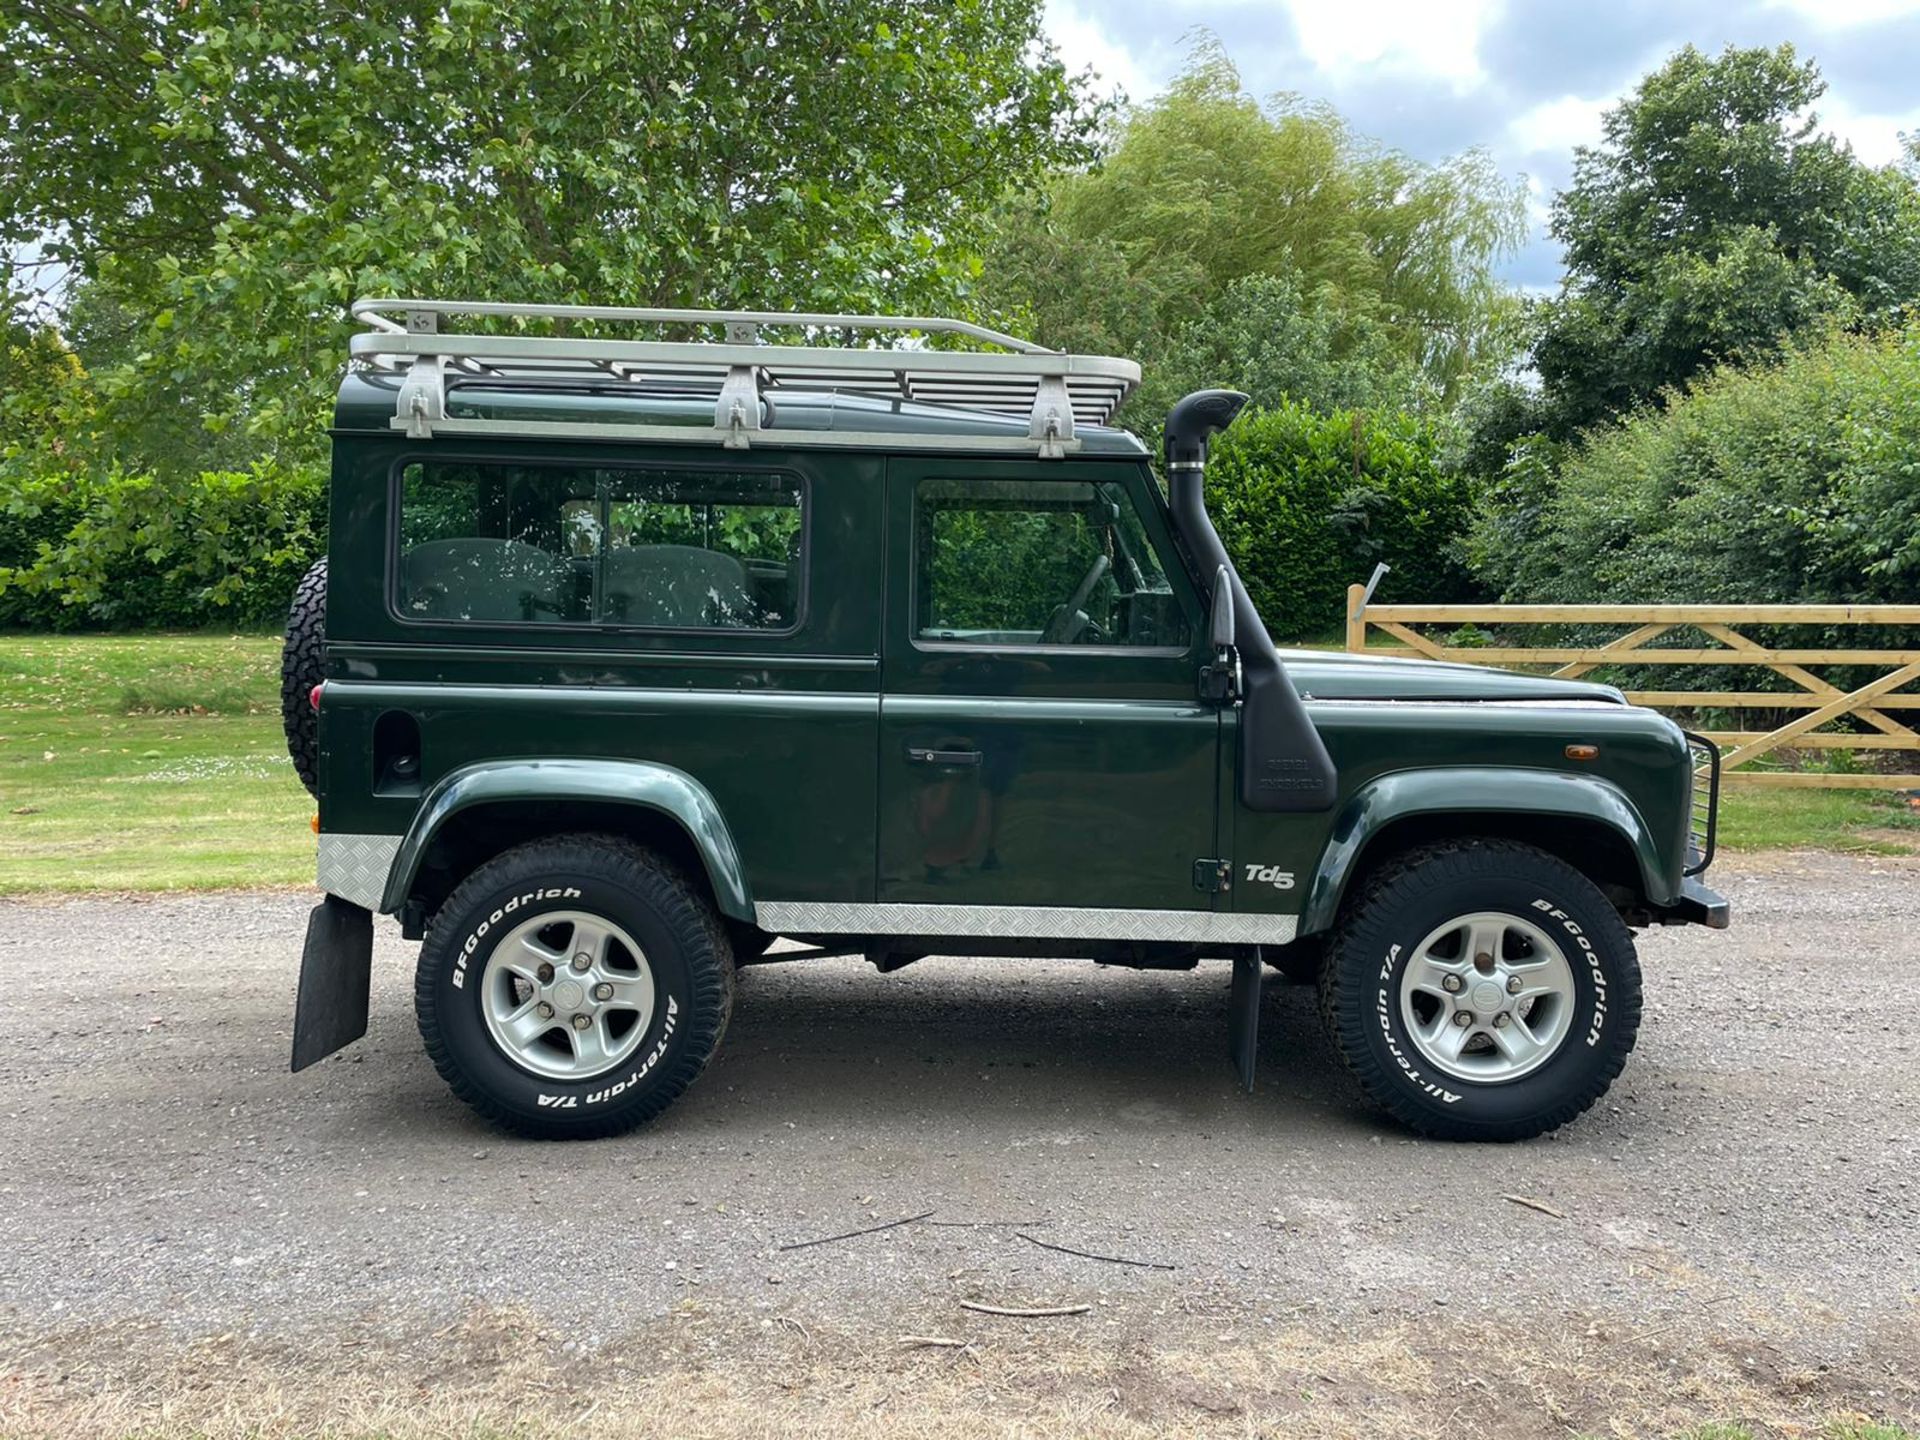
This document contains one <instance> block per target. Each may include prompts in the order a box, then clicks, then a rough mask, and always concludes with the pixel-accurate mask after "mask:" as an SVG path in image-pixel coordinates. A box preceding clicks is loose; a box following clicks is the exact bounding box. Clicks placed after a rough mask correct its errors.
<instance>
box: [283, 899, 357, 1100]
mask: <svg viewBox="0 0 1920 1440" xmlns="http://www.w3.org/2000/svg"><path fill="white" fill-rule="evenodd" d="M372 987H373V915H372V913H371V912H370V911H368V910H366V909H364V908H362V907H361V906H359V905H355V904H353V903H352V902H351V901H348V900H342V899H341V898H340V897H339V896H338V895H329V896H327V898H326V899H325V900H323V901H322V902H321V903H320V904H318V905H316V906H314V907H313V914H312V915H311V916H309V917H308V919H307V945H306V949H305V951H304V952H302V954H301V956H300V993H299V998H298V999H297V1000H296V1001H295V1002H294V1007H293V1068H294V1069H295V1070H304V1069H306V1068H307V1066H309V1065H311V1064H313V1063H314V1062H315V1061H316V1060H324V1059H326V1058H327V1056H329V1055H331V1054H333V1052H334V1051H336V1050H338V1049H340V1048H341V1047H342V1046H345V1045H351V1044H352V1043H353V1042H354V1041H356V1040H358V1039H359V1038H360V1037H361V1036H362V1035H364V1034H366V1033H367V996H368V993H369V992H370V991H371V989H372Z"/></svg>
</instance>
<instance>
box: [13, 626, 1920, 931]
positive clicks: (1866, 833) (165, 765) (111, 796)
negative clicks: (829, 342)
mask: <svg viewBox="0 0 1920 1440" xmlns="http://www.w3.org/2000/svg"><path fill="white" fill-rule="evenodd" d="M279 705H280V638H279V636H277V635H214V634H202V635H106V636H99V635H87V636H64V635H59V636H50V635H0V895H7V894H24V893H30V892H36V891H38V892H47V891H101V890H105V891H118V890H188V889H196V890H205V889H219V888H226V887H241V886H252V885H297V884H304V883H306V882H307V881H309V880H311V879H312V877H313V836H312V834H311V833H310V832H309V830H308V828H307V820H308V817H309V816H310V815H312V813H313V803H312V801H311V800H310V799H309V798H308V796H307V794H306V792H305V791H304V790H302V789H301V788H300V782H299V780H298V779H297V778H296V777H295V776H294V773H293V767H292V766H291V765H290V764H288V763H287V754H286V750H285V748H284V746H283V745H282V743H281V736H280V716H279ZM1720 835H1721V843H1722V844H1723V845H1724V846H1726V847H1727V848H1729V849H1737V850H1756V849H1779V848H1785V847H1790V846H1805V845H1811V846H1819V847H1822V848H1825V849H1835V850H1855V851H1861V852H1865V853H1882V854H1884V853H1899V852H1907V851H1913V850H1916V849H1920V812H1917V811H1915V810H1914V809H1913V808H1912V807H1910V806H1908V805H1907V804H1906V803H1905V802H1904V800H1902V799H1900V797H1897V796H1892V797H1889V796H1882V795H1875V794H1872V793H1868V792H1862V791H1846V790H1828V791H1822V790H1751V789H1742V788H1740V787H1739V786H1734V785H1730V786H1728V787H1727V790H1726V792H1725V795H1724V799H1723V802H1722V805H1721V829H1720Z"/></svg>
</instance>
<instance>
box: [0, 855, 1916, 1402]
mask: <svg viewBox="0 0 1920 1440" xmlns="http://www.w3.org/2000/svg"><path fill="white" fill-rule="evenodd" d="M1715 878H1716V882H1717V883H1718V884H1720V885H1721V886H1722V888H1724V889H1725V890H1727V891H1728V892H1729V893H1730V895H1731V898H1732V900H1733V902H1734V917H1735V928H1734V929H1733V930H1731V931H1729V932H1726V933H1723V934H1715V933H1711V932H1707V931H1702V930H1693V929H1688V930H1675V931H1661V932H1655V933H1652V934H1649V935H1646V936H1644V937H1643V941H1642V958H1643V961H1644V963H1645V966H1646V970H1647V976H1648V982H1647V1008H1646V1018H1645V1023H1644V1025H1643V1027H1642V1030H1641V1035H1640V1043H1639V1048H1638V1049H1637V1051H1636V1052H1635V1054H1634V1055H1633V1056H1632V1058H1631V1059H1630V1060H1629V1062H1628V1065H1627V1070H1626V1073H1625V1075H1624V1076H1623V1078H1622V1080H1621V1082H1620V1083H1619V1084H1618V1085H1617V1086H1616V1088H1615V1090H1614V1091H1613V1093H1612V1094H1611V1095H1610V1096H1609V1097H1608V1098H1607V1099H1606V1100H1604V1101H1602V1102H1601V1104H1600V1105H1599V1106H1597V1107H1596V1108H1595V1110H1594V1111H1592V1112H1591V1113H1590V1114H1589V1115H1588V1116H1587V1117H1585V1118H1584V1119H1583V1120H1581V1121H1579V1122H1577V1123H1576V1124H1574V1125H1573V1126H1571V1127H1569V1128H1568V1129H1566V1130H1564V1131H1562V1132H1561V1133H1560V1134H1558V1135H1556V1136H1554V1137H1551V1138H1549V1139H1545V1140H1541V1141H1536V1142H1533V1143H1529V1144H1522V1145H1513V1146H1461V1145H1444V1144H1433V1143H1424V1142H1419V1141H1416V1140H1414V1139H1412V1138H1410V1137H1409V1136H1408V1135H1406V1134H1405V1133H1404V1132H1402V1131H1399V1130H1397V1129H1394V1128H1392V1127H1391V1126H1390V1125H1389V1124H1387V1123H1386V1122H1384V1121H1382V1120H1381V1119H1379V1118H1378V1117H1377V1116H1376V1115H1375V1114H1374V1113H1373V1112H1371V1111H1370V1110H1369V1109H1368V1108H1367V1107H1366V1105H1365V1104H1364V1102H1363V1101H1362V1100H1361V1099H1360V1097H1359V1096H1358V1094H1357V1092H1356V1091H1355V1090H1354V1089H1353V1088H1352V1086H1351V1085H1350V1084H1349V1083H1348V1082H1347V1081H1346V1079H1345V1077H1344V1076H1343V1075H1342V1074H1340V1073H1339V1072H1338V1070H1337V1068H1336V1065H1335V1062H1334V1060H1333V1058H1332V1055H1331V1052H1330V1050H1329V1048H1328V1047H1327V1045H1326V1044H1325V1043H1324V1042H1323V1041H1322V1040H1321V1038H1320V1036H1319V1034H1318V1031H1317V1029H1316V1027H1315V1024H1314V1022H1313V1018H1312V1006H1311V1004H1310V993H1311V992H1309V991H1306V990H1290V989H1287V988H1286V987H1284V986H1280V985H1278V984H1275V985H1271V986H1270V987H1269V991H1268V999H1267V1008H1266V1012H1265V1019H1264V1029H1263V1032H1262V1043H1261V1077H1260V1086H1259V1090H1258V1093H1257V1094H1255V1095H1254V1096H1252V1097H1251V1098H1249V1097H1246V1096H1244V1095H1242V1094H1240V1093H1239V1092H1238V1091H1237V1089H1236V1088H1235V1086H1234V1083H1233V1078H1232V1075H1231V1073H1230V1069H1229V1066H1228V1063H1227V1061H1226V1058H1225V1054H1224V1047H1225V1022H1224V1010H1225V1004H1226V978H1227V977H1226V967H1224V966H1208V967H1204V968H1202V969H1201V970H1199V971H1197V972H1192V973H1184V974H1183V973H1134V972H1128V971H1120V970H1105V969H1099V968H1096V967H1094V966H1092V965H1089V964H1083V963H1082V964H1076V963H1067V962H1027V961H994V960H962V959H934V960H928V961H925V962H922V963H921V964H918V965H915V966H913V967H911V968H909V969H908V970H906V971H904V972H902V973H899V974H896V975H891V976H879V975H876V974H874V973H873V972H872V971H871V970H870V969H869V968H868V967H867V966H865V965H864V964H863V963H860V962H854V961H823V962H815V963H810V964H799V965H787V966H769V967H766V968H760V969H754V970H749V971H748V972H746V973H745V974H744V975H743V977H742V981H741V986H740V991H739V998H738V1003H737V1005H736V1008H735V1011H734V1018H733V1026H732V1029H731V1031H730V1032H729V1034H728V1036H727V1038H726V1041H725V1043H724V1045H723V1047H722V1050H721V1053H720V1056H719V1058H718V1059H717V1060H716V1062H715V1064H714V1065H713V1067H712V1068H711V1069H709V1070H708V1072H707V1073H706V1075H705V1076H704V1077H703V1079H702V1080H701V1081H700V1083H699V1084H698V1085H697V1086H696V1087H695V1089H694V1090H693V1092H692V1093H691V1094H689V1095H688V1096H687V1097H686V1098H685V1099H683V1100H682V1101H681V1102H680V1103H679V1104H678V1105H677V1106H676V1107H675V1108H674V1109H673V1110H672V1111H670V1112H669V1113H668V1115H667V1116H665V1117H664V1118H663V1120H662V1121H660V1122H658V1123H656V1124H655V1125H654V1126H653V1127H652V1128H651V1129H649V1130H646V1131H644V1132H642V1133H640V1134H637V1135H634V1136H631V1137H628V1138H625V1139H620V1140H613V1141H606V1142H599V1143H593V1144H576V1145H565V1146H554V1145H542V1144H537V1143H531V1142H523V1141H516V1140H511V1139H508V1138H505V1137H503V1136H501V1135H498V1134H495V1133H493V1132H491V1131H489V1130H487V1129H485V1128H484V1127H482V1126H481V1125H480V1124H479V1123H478V1122H477V1121H476V1120H475V1119H474V1118H473V1117H472V1116H471V1115H470V1114H469V1113H468V1112H467V1111H466V1109H465V1108H464V1107H462V1106H461V1105H459V1104H458V1103H457V1102H456V1101H454V1100H453V1099H452V1097H451V1096H450V1095H449V1094H448V1092H447V1091H446V1089H445V1088H444V1087H443V1085H442V1084H441V1082H440V1081H439V1079H438V1078H437V1077H436V1076H435V1075H434V1073H433V1072H432V1070H431V1068H430V1067H429V1065H428V1063H427V1061H426V1060H425V1058H424V1057H423V1055H422V1054H421V1051H420V1045H419V1037H418V1035H417V1033H416V1032H415V1029H414V1024H413V1018H412V1013H411V1009H410V984H411V981H410V976H411V966H412V956H413V950H414V947H413V946H410V945H405V944H403V943H402V942H401V941H400V940H399V939H398V936H397V932H396V931H394V930H393V929H392V928H391V927H390V926H389V925H388V924H387V922H381V924H382V929H381V934H380V938H379V941H378V943H377V947H376V955H375V966H376V976H375V993H374V1018H373V1023H372V1029H371V1033H370V1034H369V1036H368V1038H367V1039H366V1040H365V1041H363V1042H361V1043H360V1044H359V1045H357V1046H355V1047H353V1048H352V1049H350V1050H349V1051H347V1052H344V1053H342V1054H341V1055H339V1056H336V1057H334V1058H333V1059H332V1060H330V1061H328V1062H326V1063H324V1064H322V1065H320V1066H318V1067H316V1068H314V1069H312V1070H309V1071H307V1072H306V1073H304V1074H301V1075H289V1074H288V1073H287V1072H286V1055H287V1049H288V1034H289V1023H290V1018H291V1012H292V994H293V984H294V974H295V968H296V961H297V955H298V950H299V942H300V936H301V933H302V925H303V922H304V918H305V913H306V910H307V908H308V906H309V905H310V904H311V903H312V899H311V897H310V896H307V895H302V894H285V893H280V894H262V895H233V894H228V895H206V896H197V897H191V898H179V899H164V900H126V899H108V900H74V901H66V902H54V903H33V904H27V903H9V904H4V905H0V977H3V978H4V981H5V984H4V986H3V987H0V1156H4V1157H5V1158H4V1162H0V1164H3V1169H4V1173H3V1174H0V1226H3V1232H4V1233H3V1236H0V1319H4V1321H5V1323H6V1325H7V1327H8V1328H9V1329H11V1331H12V1332H13V1333H14V1334H15V1335H16V1336H19V1335H31V1334H34V1333H36V1332H43V1331H44V1332H48V1333H51V1332H52V1331H53V1330H55V1329H57V1328H58V1327H63V1326H64V1327H76V1326H79V1327H85V1326H99V1325H108V1324H112V1323H117V1322H125V1321H139V1322H158V1323H159V1324H160V1326H161V1327H162V1328H163V1329H165V1330H166V1331H167V1332H168V1333H170V1334H174V1335H177V1336H180V1337H192V1336H196V1335H208V1334H216V1333H220V1332H228V1331H235V1330H239V1331H242V1332H244V1333H246V1334H249V1335H252V1336H254V1337H265V1338H268V1339H274V1338H278V1339H282V1340H285V1341H288V1342H298V1341H300V1340H301V1338H302V1337H312V1336H316V1335H325V1334H328V1333H336V1332H338V1331H340V1329H341V1328H342V1327H345V1326H359V1327H373V1328H374V1329H379V1330H383V1331H388V1332H393V1333H398V1332H403V1331H408V1330H419V1331H420V1332H421V1333H426V1332H427V1331H429V1330H431V1329H433V1328H434V1327H443V1326H446V1325H449V1324H451V1323H454V1322H457V1321H459V1320H460V1319H461V1317H463V1316H466V1315H469V1314H471V1313H473V1312H474V1310H475V1309H476V1307H508V1308H511V1309H512V1310H513V1311H515V1313H519V1314H523V1315H529V1316H531V1317H533V1319H534V1321H535V1322H536V1323H537V1324H539V1325H540V1326H542V1327H545V1332H546V1333H549V1334H551V1335H552V1336H553V1337H554V1340H555V1343H556V1344H557V1345H559V1346H561V1347H562V1348H568V1347H577V1348H578V1349H580V1350H581V1351H585V1352H591V1351H592V1350H594V1349H595V1348H596V1347H598V1346H599V1345H601V1344H602V1343H604V1342H605V1341H606V1340H607V1339H608V1337H611V1336H614V1335H617V1334H619V1333H622V1332H624V1331H627V1330H630V1329H631V1328H633V1327H635V1326H640V1325H645V1324H647V1323H648V1322H650V1321H655V1320H658V1319H660V1318H662V1317H667V1316H670V1315H672V1314H674V1313H675V1312H676V1309H677V1308H680V1307H685V1306H686V1305H688V1304H689V1303H690V1302H691V1303H697V1304H698V1305H699V1306H700V1307H701V1308H702V1310H703V1312H704V1313H707V1314H710V1315H715V1316H719V1317H722V1319H723V1320H724V1322H725V1324H726V1325H733V1326H736V1327H753V1326H764V1325H765V1323H766V1322H767V1317H768V1316H769V1315H777V1316H778V1317H779V1318H780V1319H781V1320H782V1321H783V1322H784V1323H787V1324H793V1325H798V1326H823V1327H833V1328H836V1329H837V1330H838V1331H840V1332H844V1333H854V1334H857V1333H862V1332H871V1333H874V1334H879V1333H882V1332H892V1331H897V1330H901V1329H905V1330H909V1331H919V1332H924V1331H926V1330H928V1329H929V1328H938V1327H940V1326H942V1325H948V1326H950V1325H951V1324H952V1317H953V1316H954V1315H955V1302H956V1301H957V1300H958V1299H960V1298H971V1299H976V1300H982V1301H988V1302H994V1303H1010V1304H1015V1305H1018V1304H1023V1303H1026V1304H1031V1303H1039V1302H1048V1301H1061V1300H1068V1301H1075V1302H1086V1303H1089V1304H1091V1305H1093V1306H1094V1310H1093V1312H1092V1316H1091V1320H1090V1321H1089V1322H1088V1323H1089V1324H1091V1325H1094V1326H1105V1327H1109V1328H1112V1329H1114V1330H1116V1331H1118V1332H1124V1333H1126V1334H1128V1335H1131V1336H1146V1337H1148V1338H1151V1337H1152V1336H1154V1335H1155V1334H1157V1333H1159V1332H1160V1331H1162V1330H1164V1331H1166V1332H1167V1333H1169V1334H1172V1333H1174V1332H1176V1331H1178V1332H1180V1333H1183V1334H1189V1333H1191V1332H1192V1331H1193V1330H1194V1329H1195V1327H1199V1328H1201V1329H1205V1330H1207V1331H1209V1332H1211V1331H1215V1330H1217V1331H1220V1332H1221V1333H1222V1334H1228V1333H1253V1334H1258V1333H1260V1329H1261V1327H1263V1326H1281V1327H1284V1326H1287V1325H1289V1324H1295V1323H1298V1322H1299V1321H1300V1319H1301V1318H1302V1317H1304V1316H1314V1317H1322V1318H1323V1319H1324V1320H1325V1321H1326V1322H1327V1323H1344V1324H1358V1325H1367V1324H1373V1325H1387V1324H1399V1323H1404V1322H1409V1321H1418V1322H1422V1323H1430V1322H1433V1321H1437V1320H1444V1319H1449V1317H1451V1319H1450V1320H1449V1323H1454V1322H1461V1321H1464V1320H1466V1319H1468V1318H1472V1319H1488V1318H1490V1319H1492V1320H1495V1321H1502V1322H1511V1321H1523V1320H1525V1319H1526V1318H1527V1317H1529V1316H1546V1315H1552V1316H1555V1317H1560V1318H1565V1317H1566V1316H1568V1315H1571V1314H1576V1313H1577V1314H1578V1315H1579V1316H1580V1317H1582V1318H1583V1319H1584V1320H1585V1321H1586V1323H1587V1324H1588V1325H1589V1326H1591V1327H1593V1328H1590V1329H1589V1330H1588V1331H1587V1333H1588V1334H1594V1333H1597V1332H1598V1330H1599V1329H1600V1328H1601V1327H1604V1326H1608V1325H1615V1324H1617V1325H1622V1326H1632V1325H1642V1326H1644V1325H1645V1324H1647V1323H1648V1322H1649V1317H1651V1316H1654V1315H1656V1314H1657V1316H1658V1317H1659V1322H1660V1324H1661V1325H1662V1326H1667V1327H1670V1328H1671V1329H1672V1330H1674V1331H1675V1333H1677V1334H1678V1335H1680V1336H1682V1337H1685V1336H1688V1335H1692V1336H1694V1337H1695V1338H1703V1337H1704V1338H1711V1337H1713V1336H1716V1335H1723V1334H1738V1335H1741V1336H1747V1337H1758V1338H1759V1339H1761V1340H1765V1341H1766V1342H1767V1343H1769V1344H1777V1345H1779V1346H1782V1347H1785V1350H1786V1351H1790V1352H1792V1354H1793V1355H1794V1356H1796V1357H1798V1358H1799V1359H1800V1360H1804V1361H1805V1362H1806V1363H1807V1364H1808V1365H1810V1366H1819V1365H1835V1364H1844V1363H1852V1362H1854V1361H1858V1360H1860V1359H1862V1358H1863V1357H1873V1358H1874V1363H1875V1364H1876V1365H1878V1366H1880V1367H1881V1368H1882V1369H1884V1370H1885V1373H1886V1374H1888V1375H1889V1376H1891V1377H1893V1378H1891V1379H1890V1380H1889V1381H1888V1382H1887V1383H1888V1384H1889V1385H1890V1386H1891V1387H1892V1388H1891V1390H1889V1391H1888V1395H1889V1396H1890V1397H1891V1398H1889V1399H1888V1400H1887V1403H1888V1404H1890V1405H1893V1406H1894V1407H1895V1408H1896V1409H1898V1408H1899V1407H1901V1406H1906V1407H1911V1406H1912V1405H1913V1403H1914V1402H1913V1393H1914V1392H1913V1390H1912V1388H1911V1379H1910V1374H1911V1372H1910V1371H1906V1370H1903V1369H1902V1368H1901V1367H1902V1366H1903V1365H1904V1364H1906V1363H1907V1362H1908V1361H1909V1360H1910V1359H1911V1356H1912V1353H1913V1350H1914V1326H1915V1316H1916V1313H1920V1312H1917V1311H1916V1305H1920V1254H1917V1252H1916V1235H1920V1006H1916V1005H1915V1004H1914V1003H1913V993H1914V990H1913V977H1914V974H1915V971H1916V966H1917V965H1920V899H1917V898H1916V897H1917V896H1920V863H1917V862H1915V861H1912V860H1857V859H1851V858H1844V857H1835V856H1825V855H1793V856H1786V857H1768V858H1765V859H1760V860H1754V859H1741V858H1739V857H1736V858H1735V859H1733V860H1730V861H1725V862H1723V863H1722V865H1721V866H1720V867H1718V869H1717V871H1716V877H1715ZM1511 1196H1520V1197H1525V1198H1527V1199H1529V1200H1533V1201H1537V1202H1539V1203H1540V1204H1541V1205H1542V1206H1544V1207H1547V1209H1550V1210H1552V1211H1558V1212H1560V1213H1559V1215H1555V1214H1551V1213H1546V1211H1545V1210H1543V1209H1536V1208H1530V1207H1526V1206H1522V1205H1520V1204H1517V1203H1515V1202H1514V1201H1513V1200H1511V1199H1509V1198H1506V1197H1511ZM929 1211H930V1212H932V1215H931V1217H930V1218H929V1219H927V1220H923V1221H921V1222H919V1223H916V1224H913V1225H909V1226H903V1227H900V1228H897V1229H894V1230H890V1231H887V1232H884V1233H880V1234H875V1235H870V1236H866V1237H863V1238H859V1239H853V1240H847V1241H844V1242H840V1243H834V1244H825V1245H817V1246H813V1247H810V1248H806V1249H799V1250H791V1251H783V1250H781V1249H779V1248H778V1247H780V1246H782V1245H786V1244H791V1243H793V1242H796V1241H800V1240H806V1239H812V1238H816V1237H823V1236H830V1235H835V1234H838V1233H840V1232H845V1231H850V1230H855V1229H858V1228H860V1227H863V1226H867V1225H873V1224H878V1223H880V1222H883V1221H887V1220H892V1219H897V1218H901V1217H905V1216H912V1215H919V1214H922V1213H923V1212H929ZM1022 1237H1031V1238H1022ZM1036 1240H1039V1241H1046V1242H1048V1243H1050V1244H1054V1245H1062V1246H1069V1247H1073V1248H1076V1249H1081V1250H1087V1251H1093V1252H1097V1253H1099V1254H1101V1255H1106V1256H1116V1257H1124V1258H1129V1259H1134V1260H1141V1261H1148V1262H1153V1264H1154V1265H1156V1266H1167V1267H1172V1268H1149V1267H1148V1266H1145V1265H1138V1266H1132V1265H1118V1264H1110V1263H1102V1262H1100V1261H1095V1260H1088V1259H1082V1258H1078V1257H1075V1256H1071V1255H1066V1254H1061V1253H1057V1252H1055V1251H1051V1250H1047V1249H1044V1248H1041V1246H1039V1245H1037V1244H1035V1243H1033V1241H1036ZM722 1328H723V1329H724V1326H723V1327H722ZM1889 1367H1890V1368H1889ZM1876 1393H1878V1392H1876ZM1903 1396H1904V1397H1905V1398H1904V1399H1903V1398H1901V1397H1903ZM1905 1413H1909V1414H1910V1413H1912V1412H1911V1408H1908V1409H1907V1410H1906V1411H1905Z"/></svg>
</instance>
